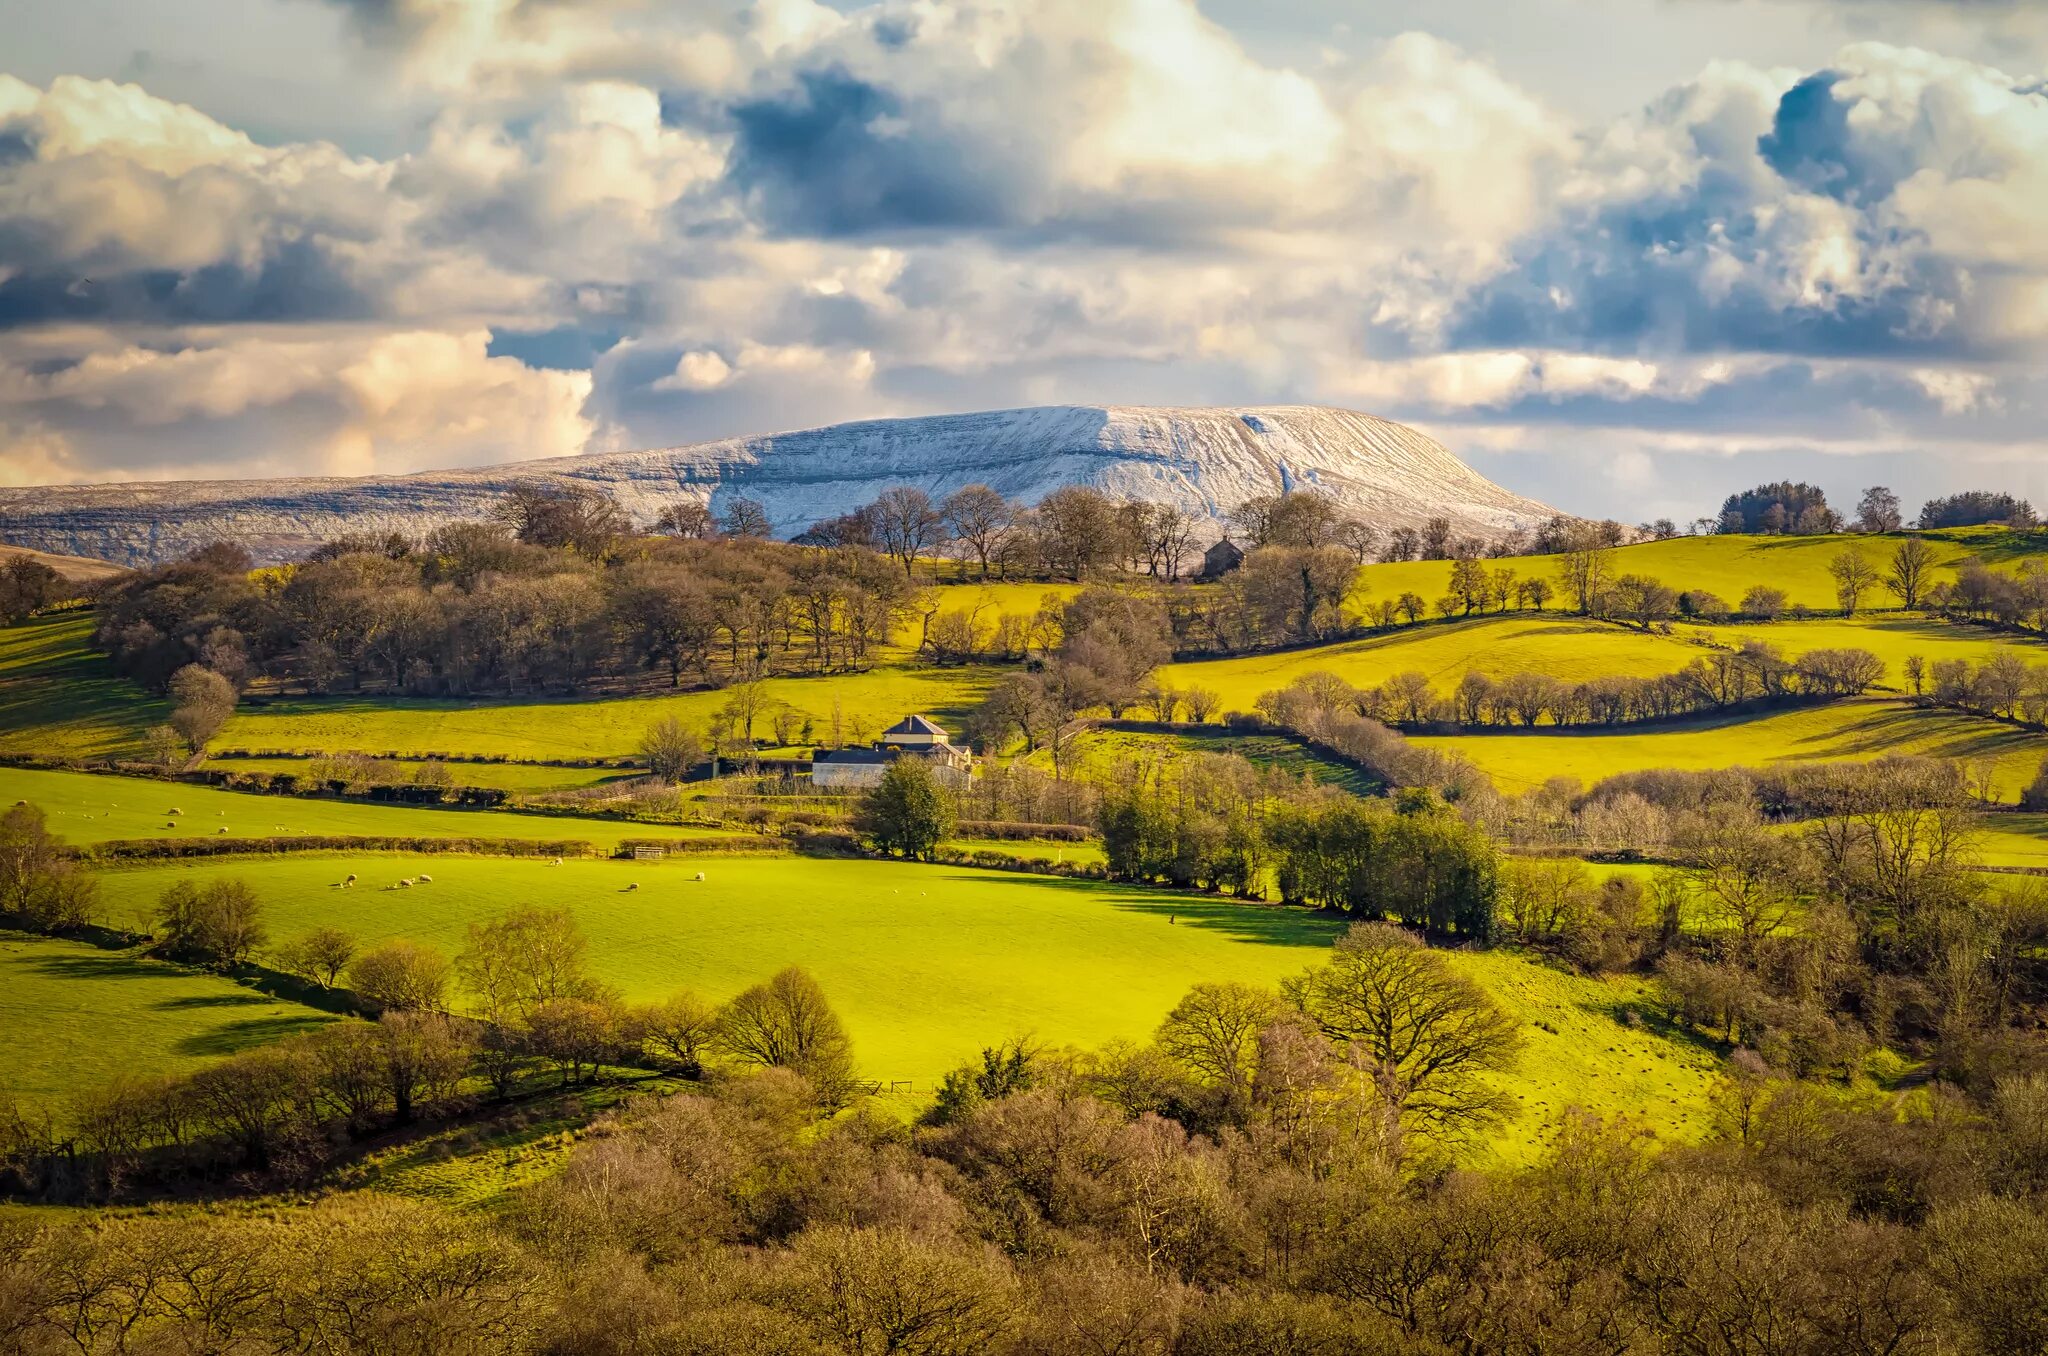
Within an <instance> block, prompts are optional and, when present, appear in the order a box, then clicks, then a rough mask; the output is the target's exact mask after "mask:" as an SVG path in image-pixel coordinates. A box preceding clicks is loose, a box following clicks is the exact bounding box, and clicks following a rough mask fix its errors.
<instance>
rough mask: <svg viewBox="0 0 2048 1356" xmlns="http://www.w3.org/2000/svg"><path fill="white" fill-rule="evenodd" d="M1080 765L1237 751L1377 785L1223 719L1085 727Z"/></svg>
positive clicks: (1045, 763)
mask: <svg viewBox="0 0 2048 1356" xmlns="http://www.w3.org/2000/svg"><path fill="white" fill-rule="evenodd" d="M1074 748H1075V760H1076V761H1075V766H1076V767H1078V768H1079V769H1080V770H1081V774H1082V775H1084V776H1087V777H1096V778H1100V777H1107V776H1109V775H1110V774H1112V773H1113V772H1114V771H1115V770H1116V769H1117V768H1119V767H1129V766H1131V765H1132V764H1134V763H1136V762H1138V761H1141V760H1146V759H1154V758H1167V759H1171V758H1178V757H1182V756H1184V755H1186V754H1191V753H1234V754H1236V755H1238V756H1239V757H1241V758H1243V759H1245V760H1246V761H1247V762H1249V763H1251V764H1252V765H1253V766H1255V767H1261V768H1278V769H1279V770H1281V771H1283V772H1286V773H1288V774H1290V775H1292V776H1296V777H1311V778H1313V779H1315V781H1316V782H1317V783H1318V784H1320V785H1323V786H1336V787H1341V788H1343V789H1344V790H1346V791H1351V792H1354V793H1356V794H1360V795H1365V794H1369V793H1371V792H1373V791H1375V790H1377V789H1378V788H1377V787H1376V785H1375V784H1374V782H1373V780H1372V779H1371V778H1370V777H1368V776H1366V775H1365V774H1364V773H1362V772H1360V771H1359V770H1358V769H1356V768H1354V767H1351V766H1349V765H1348V764H1345V763H1340V762H1338V761H1337V760H1336V759H1334V758H1326V757H1324V756H1323V755H1322V754H1320V753H1317V752H1316V751H1315V750H1314V749H1311V748H1309V747H1308V746H1307V745H1306V744H1303V743H1302V742H1301V741H1300V740H1298V739H1295V738H1293V737H1291V736H1289V735H1284V734H1239V733H1237V732H1235V731H1232V730H1226V729H1224V728H1223V727H1222V726H1220V725H1211V726H1204V727H1200V728H1191V729H1183V730H1175V731H1173V732H1171V733H1165V732H1153V731H1137V730H1104V729H1089V730H1084V731H1082V732H1081V733H1080V734H1078V735H1076V736H1075V737H1074ZM1032 762H1033V764H1034V765H1035V766H1039V767H1042V768H1044V769H1046V770H1047V771H1050V770H1051V767H1052V761H1051V755H1050V754H1048V753H1046V752H1045V751H1044V750H1040V751H1039V752H1037V753H1035V754H1033V755H1032Z"/></svg>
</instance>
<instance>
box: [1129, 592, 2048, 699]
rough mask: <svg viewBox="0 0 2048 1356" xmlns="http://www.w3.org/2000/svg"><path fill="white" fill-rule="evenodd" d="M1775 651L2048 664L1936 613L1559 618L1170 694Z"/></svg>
mask: <svg viewBox="0 0 2048 1356" xmlns="http://www.w3.org/2000/svg"><path fill="white" fill-rule="evenodd" d="M1752 640H1754V641H1761V642H1763V643H1765V644H1768V645H1772V646H1775V647H1776V648H1777V649H1778V650H1779V652H1780V653H1782V654H1784V655H1785V657H1786V658H1788V659H1797V658H1798V657H1799V656H1800V655H1802V654H1805V653H1806V652H1807V651H1809V650H1820V649H1841V648H1855V649H1864V650H1869V651H1870V652H1871V653H1873V654H1875V655H1877V656H1878V658H1880V659H1881V660H1883V661H1884V664H1885V675H1886V676H1885V681H1886V682H1887V683H1888V684H1890V685H1891V686H1894V687H1898V686H1900V685H1902V684H1903V683H1904V681H1905V679H1904V677H1903V666H1904V663H1905V660H1906V657H1907V656H1908V655H1915V654H1917V655H1919V656H1921V657H1922V658H1923V659H1925V660H1926V661H1927V662H1928V664H1930V665H1932V664H1934V663H1935V662H1936V661H1938V660H1943V659H1963V660H1968V661H1970V662H1971V663H1982V662H1983V661H1984V660H1986V659H1988V658H1989V657H1990V656H1991V655H1993V654H1994V653H1996V652H1998V651H1999V650H2002V649H2010V650H2012V651H2014V652H2016V653H2018V654H2019V655H2020V656H2021V657H2022V658H2023V659H2027V660H2029V661H2044V662H2048V643H2043V642H2042V641H2039V640H2036V639H2034V638H2032V637H2029V636H2016V635H2004V634H2000V633H1997V632H1993V631H1983V630H1978V629H1976V628H1974V627H1968V626H1958V625H1954V624H1951V623H1949V622H1944V621H1940V620H1937V619H1933V618H1926V617H1907V616H1899V615H1884V614H1875V615H1864V616H1858V617H1854V618H1850V619H1843V618H1840V617H1835V618H1830V619H1822V620H1815V621H1782V622H1772V623H1745V624H1728V625H1722V626H1693V625H1683V624H1681V625H1678V626H1675V627H1674V628H1673V629H1672V633H1671V634H1669V635H1662V634H1654V633H1651V632H1646V631H1639V630H1636V629H1635V628H1633V627H1626V626H1620V625H1617V624H1615V623H1613V622H1602V621H1590V620H1586V619H1584V618H1580V617H1573V616H1567V615H1563V614H1559V613H1555V612H1553V613H1550V614H1547V615H1545V614H1536V613H1516V614H1513V615H1510V616H1505V617H1485V618H1474V619H1472V620H1461V621H1449V622H1428V623H1424V624H1421V625H1417V626H1403V627H1399V628H1397V629H1395V630H1392V631H1388V632H1384V633H1382V634H1378V635H1371V636H1367V637H1365V638H1363V639H1360V640H1351V641H1341V642H1338V643H1336V644H1332V645H1319V646H1316V647H1314V648H1311V649H1304V650H1288V651H1283V652H1281V653H1278V654H1259V655H1244V656H1240V657H1236V658H1231V659H1205V660H1198V661H1193V662H1189V663H1184V664H1168V665H1166V666H1165V667H1163V668H1161V669H1160V670H1159V675H1158V676H1159V681H1160V682H1162V683H1164V684H1166V685H1167V686H1169V687H1175V688H1183V689H1185V688H1190V687H1205V688H1208V689H1210V690H1211V691H1213V692H1215V693H1217V694H1218V695H1219V696H1220V697H1221V698H1222V700H1223V706H1224V709H1225V710H1240V711H1243V710H1250V709H1251V707H1252V704H1253V703H1254V702H1256V701H1257V700H1258V698H1259V696H1260V694H1262V693H1266V692H1271V691H1273V690H1274V689H1276V688H1281V687H1285V686H1286V685H1287V684H1289V683H1291V682H1293V681H1294V680H1295V679H1296V678H1299V677H1301V676H1302V675H1304V674H1308V673H1334V674H1336V675H1337V676H1338V677H1340V678H1342V679H1343V680H1344V681H1345V682H1347V683H1350V684H1351V685H1352V686H1354V687H1361V688H1365V687H1376V686H1378V685H1379V684H1381V683H1384V682H1385V681H1386V680H1387V679H1389V678H1391V677H1393V676H1394V675H1395V674H1397V673H1406V672H1414V673H1420V674H1422V675H1424V676H1425V677H1427V678H1429V679H1430V680H1431V683H1432V684H1433V686H1435V688H1436V689H1437V690H1438V691H1439V692H1449V691H1450V690H1451V689H1452V688H1454V687H1456V686H1457V683H1458V680H1459V679H1460V678H1462V677H1464V676H1465V674H1466V673H1468V672H1477V673H1484V674H1486V675H1487V676H1489V677H1492V678H1501V677H1505V676H1506V675H1508V674H1510V673H1515V672H1518V671H1519V672H1531V673H1543V674H1548V675H1549V676H1551V677H1553V678H1557V679H1560V680H1563V681H1565V682H1583V681H1586V680H1587V679H1592V678H1609V677H1647V676H1651V675H1655V674H1660V673H1675V672H1677V671H1678V670H1679V669H1682V668H1684V667H1685V666H1686V665H1688V664H1690V663H1692V662H1693V661H1694V660H1695V659H1698V658H1700V657H1701V656H1702V655H1703V654H1705V653H1707V652H1708V651H1709V650H1710V649H1713V648H1720V649H1734V648H1736V647H1739V646H1741V645H1743V644H1745V643H1746V642H1749V641H1752Z"/></svg>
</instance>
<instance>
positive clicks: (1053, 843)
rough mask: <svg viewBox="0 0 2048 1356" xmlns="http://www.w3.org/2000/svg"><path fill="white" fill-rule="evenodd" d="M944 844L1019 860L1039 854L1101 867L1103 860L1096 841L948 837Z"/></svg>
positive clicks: (1056, 859) (954, 849) (1073, 864)
mask: <svg viewBox="0 0 2048 1356" xmlns="http://www.w3.org/2000/svg"><path fill="white" fill-rule="evenodd" d="M945 846H947V847H949V848H951V849H953V851H955V852H1000V853H1002V854H1003V855H1004V856H1005V857H1015V858H1016V859H1017V860H1018V861H1023V862H1029V861H1035V860H1037V859H1038V858H1041V857H1042V858H1044V859H1045V860H1047V861H1049V862H1054V863H1061V862H1064V863H1066V864H1068V865H1071V866H1101V865H1102V863H1103V862H1104V861H1105V860H1106V859H1105V858H1104V857H1103V855H1102V846H1101V845H1100V844H1099V843H1070V842H1067V841H1065V840H1064V839H1057V838H948V839H947V840H946V843H945Z"/></svg>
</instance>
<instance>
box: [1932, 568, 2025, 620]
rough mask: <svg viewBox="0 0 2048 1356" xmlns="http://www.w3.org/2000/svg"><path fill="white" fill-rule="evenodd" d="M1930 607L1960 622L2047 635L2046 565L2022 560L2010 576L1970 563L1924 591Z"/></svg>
mask: <svg viewBox="0 0 2048 1356" xmlns="http://www.w3.org/2000/svg"><path fill="white" fill-rule="evenodd" d="M1923 599H1924V601H1925V603H1926V605H1927V606H1928V607H1930V608H1933V609H1935V610H1936V611H1938V612H1941V613H1942V614H1943V615H1945V616H1947V617H1950V618H1952V619H1955V620H1959V621H1974V622H1993V623H1996V624H1998V625H2000V626H2012V627H2019V628H2022V629H2025V630H2029V631H2036V632H2042V633H2048V564H2044V563H2043V562H2042V561H2040V560H2032V559H2030V560H2023V561H2021V562H2020V563H2019V565H2018V567H2017V568H2016V569H2014V570H2013V572H2012V573H2011V574H2006V573H2004V572H2002V571H1999V570H1994V569H1991V568H1990V567H1989V566H1986V565H1983V564H1980V563H1978V562H1975V561H1972V562H1967V563H1965V564H1963V565H1961V566H1960V567H1958V568H1957V570H1956V577H1955V579H1954V580H1953V581H1948V580H1944V581H1942V582H1941V583H1938V584H1933V585H1931V586H1930V587H1928V589H1927V590H1926V591H1925V593H1924V595H1923Z"/></svg>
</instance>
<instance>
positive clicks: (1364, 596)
mask: <svg viewBox="0 0 2048 1356" xmlns="http://www.w3.org/2000/svg"><path fill="white" fill-rule="evenodd" d="M1903 540H1905V534H1900V535H1893V536H1881V537H1865V536H1853V535H1852V536H1834V537H1741V536H1729V537H1723V536H1712V537H1674V538H1672V539H1671V540H1670V541H1656V542H1642V543H1640V544H1638V545H1635V546H1622V547H1617V548H1616V549H1615V551H1614V569H1615V572H1616V573H1617V574H1643V575H1649V576H1650V577H1652V578H1654V579H1661V580H1662V581H1663V582H1665V583H1666V584H1669V585H1670V586H1671V587H1672V588H1674V589H1679V590H1686V589H1704V590H1706V591H1707V592H1709V593H1715V594H1719V595H1720V596H1721V597H1722V598H1723V599H1725V600H1726V601H1727V602H1728V603H1730V604H1731V605H1732V604H1735V603H1739V602H1740V601H1741V600H1742V595H1743V594H1744V593H1746V592H1748V591H1749V589H1750V588H1751V587H1752V586H1754V585H1757V584H1763V585H1767V586H1769V587H1771V588H1776V589H1783V590H1784V591H1785V594H1786V599H1787V601H1788V602H1789V603H1790V604H1791V605H1793V606H1805V607H1810V608H1828V609H1832V608H1834V607H1835V606H1836V605H1837V604H1836V600H1835V581H1834V578H1833V576H1832V575H1830V574H1829V573H1828V562H1829V561H1830V560H1832V559H1834V557H1835V555H1836V554H1837V553H1838V552H1840V551H1841V550H1842V549H1843V548H1844V547H1848V548H1851V549H1854V550H1855V551H1857V552H1858V553H1859V554H1861V555H1863V556H1864V557H1866V558H1867V559H1869V560H1870V562H1871V563H1872V564H1874V565H1876V566H1877V567H1878V569H1879V572H1880V574H1882V572H1883V570H1884V566H1885V562H1886V561H1887V560H1888V559H1889V558H1890V556H1891V553H1892V551H1893V550H1894V549H1896V548H1897V546H1898V543H1899V542H1901V541H1903ZM1927 540H1928V542H1929V544H1930V545H1932V546H1933V547H1934V550H1935V552H1936V560H1937V563H1938V564H1939V565H1940V566H1943V567H1950V568H1938V569H1937V570H1936V571H1935V576H1936V578H1939V579H1946V578H1949V577H1951V575H1952V573H1953V569H1952V567H1953V566H1954V565H1955V563H1956V562H1958V561H1960V560H1963V559H1965V558H1966V557H1968V556H1970V555H1972V554H1975V553H1980V552H1981V553H1983V554H1984V555H1985V556H1986V558H1987V559H1990V560H1993V561H1995V562H1998V563H2008V562H2009V560H2010V559H2012V558H2014V552H2015V550H2016V549H2023V548H2018V547H2016V546H2015V543H2014V541H2013V539H2012V536H2011V534H2009V533H2004V532H1999V531H1996V530H1992V531H1978V532H1954V533H1942V534H1939V535H1937V536H1931V537H1929V538H1928V539H1927ZM1489 566H1490V568H1507V569H1511V570H1514V571H1515V572H1516V573H1517V574H1519V575H1520V576H1522V577H1523V578H1525V579H1529V578H1542V579H1547V580H1550V581H1551V582H1552V583H1553V585H1558V580H1557V558H1556V557H1554V556H1522V557H1517V558H1514V559H1510V560H1501V561H1495V562H1489ZM1450 577H1451V566H1450V562H1449V561H1443V560H1430V561H1400V562H1395V563H1391V564H1386V565H1368V566H1366V567H1365V569H1364V570H1362V571H1361V572H1360V579H1359V587H1358V591H1357V592H1356V593H1354V594H1353V605H1354V606H1357V605H1360V604H1363V603H1367V602H1378V601H1380V600H1382V599H1391V598H1397V597H1399V596H1400V595H1401V594H1402V593H1403V592H1413V593H1418V594H1420V595H1421V596H1422V597H1423V598H1424V599H1425V600H1427V601H1428V602H1431V603H1434V602H1435V601H1436V600H1437V599H1438V598H1439V597H1441V596H1442V595H1443V594H1444V593H1445V591H1446V590H1447V589H1448V587H1449V584H1450ZM1560 587H1561V586H1560ZM1865 602H1866V603H1868V604H1872V605H1875V606H1880V607H1890V606H1895V605H1896V602H1897V600H1896V599H1894V598H1893V597H1892V596H1891V595H1890V594H1888V593H1885V592H1884V591H1883V590H1882V589H1879V590H1876V591H1875V592H1874V593H1873V595H1872V596H1871V597H1870V598H1867V599H1865Z"/></svg>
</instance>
